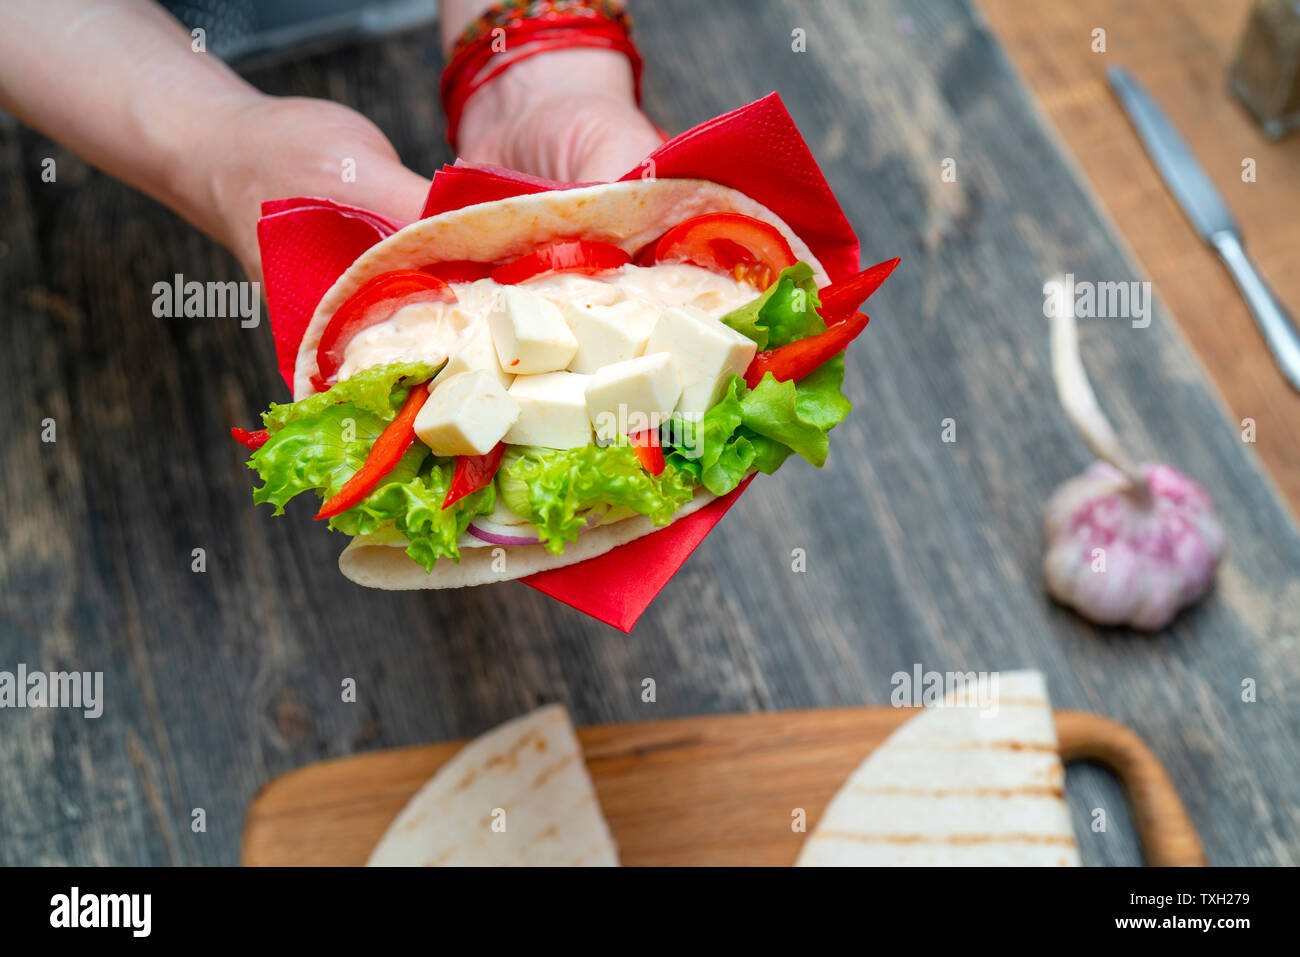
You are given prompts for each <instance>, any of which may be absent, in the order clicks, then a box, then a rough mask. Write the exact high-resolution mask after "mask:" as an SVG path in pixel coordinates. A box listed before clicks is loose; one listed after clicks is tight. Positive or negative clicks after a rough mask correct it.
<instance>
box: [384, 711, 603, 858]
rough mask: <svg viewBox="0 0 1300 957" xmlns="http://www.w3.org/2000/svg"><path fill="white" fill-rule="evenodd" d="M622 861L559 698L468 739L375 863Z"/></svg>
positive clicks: (392, 828)
mask: <svg viewBox="0 0 1300 957" xmlns="http://www.w3.org/2000/svg"><path fill="white" fill-rule="evenodd" d="M566 865H573V866H606V867H616V866H617V865H618V851H617V849H616V847H615V846H614V839H613V838H612V837H611V836H610V833H609V827H608V826H607V825H606V824H605V818H604V815H602V814H601V810H600V804H599V802H598V801H597V799H596V791H595V789H594V788H593V786H592V783H591V776H590V775H589V774H588V773H587V765H586V763H585V761H584V760H583V756H582V748H581V746H580V745H579V744H578V739H577V737H575V735H574V733H573V725H572V724H571V723H570V722H569V716H568V713H567V712H566V711H565V710H564V708H563V707H561V706H559V705H551V706H548V707H545V708H540V709H538V710H537V711H534V712H532V713H531V714H527V715H524V716H523V717H522V718H516V719H514V720H513V721H507V722H506V723H505V724H503V725H501V726H500V727H497V728H495V729H493V730H492V731H489V732H488V733H487V734H485V735H483V736H481V737H479V738H476V739H474V740H473V741H471V742H470V743H469V744H467V745H465V747H464V748H462V749H461V750H460V751H459V752H458V753H457V754H456V756H455V757H453V758H452V759H451V760H450V761H448V762H447V763H446V764H445V765H443V767H442V768H441V770H439V771H438V773H437V774H436V775H435V776H434V777H433V779H432V780H431V781H429V783H428V784H426V785H425V786H424V787H423V788H421V789H420V790H419V792H418V793H416V795H415V796H414V797H413V798H411V800H410V802H409V803H408V804H407V805H406V807H404V808H403V809H402V811H401V813H399V814H398V815H397V818H396V819H395V820H394V821H393V823H392V824H391V825H389V828H388V831H387V832H386V833H385V834H384V836H383V838H381V839H380V841H379V844H378V845H377V846H376V847H375V849H374V851H373V852H372V853H371V855H370V860H369V861H368V862H367V866H378V867H418V866H425V867H438V866H445V867H455V866H461V867H489V866H495V867H508V866H518V867H547V866H551V867H554V866H566Z"/></svg>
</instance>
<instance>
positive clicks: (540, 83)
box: [460, 49, 639, 159]
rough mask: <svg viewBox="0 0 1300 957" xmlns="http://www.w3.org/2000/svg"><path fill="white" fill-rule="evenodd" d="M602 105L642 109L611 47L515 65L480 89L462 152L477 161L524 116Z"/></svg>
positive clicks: (466, 119)
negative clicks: (486, 147) (489, 146)
mask: <svg viewBox="0 0 1300 957" xmlns="http://www.w3.org/2000/svg"><path fill="white" fill-rule="evenodd" d="M592 103H599V104H600V105H601V106H603V107H605V108H609V109H618V108H622V109H626V110H628V111H632V112H639V111H638V108H637V105H636V84H635V79H634V77H633V73H632V66H631V64H630V63H629V62H628V59H627V57H625V56H624V55H623V54H621V53H617V52H614V51H611V50H591V49H576V50H556V51H553V52H549V53H544V54H541V55H540V56H536V57H532V58H530V59H527V60H524V61H522V62H520V63H517V64H515V65H514V66H512V67H511V68H510V69H508V70H506V71H505V72H504V73H502V74H501V75H500V76H498V77H497V78H495V79H494V80H492V81H491V82H490V83H487V84H486V85H485V86H484V87H483V88H482V89H480V90H478V91H476V92H475V93H474V95H473V96H471V97H470V98H469V100H468V101H467V102H466V103H465V108H464V112H463V113H462V115H461V121H460V144H461V152H462V154H463V155H464V156H465V157H466V158H468V159H473V158H474V157H475V156H476V155H484V154H485V153H490V152H491V151H490V150H485V149H484V148H483V147H484V146H485V145H487V144H494V143H496V142H498V141H499V140H500V139H501V138H502V136H503V133H504V131H506V130H508V129H509V128H510V127H512V126H514V125H516V124H518V123H519V122H520V121H521V119H524V118H530V117H535V116H537V115H538V114H545V113H547V112H549V111H551V110H556V109H559V110H568V111H570V112H572V111H574V110H575V108H576V107H578V106H589V105H591V104H592Z"/></svg>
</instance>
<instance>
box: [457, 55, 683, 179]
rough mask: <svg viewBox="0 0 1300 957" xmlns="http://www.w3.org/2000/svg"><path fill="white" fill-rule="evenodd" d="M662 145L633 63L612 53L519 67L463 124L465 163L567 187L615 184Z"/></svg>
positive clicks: (485, 93)
mask: <svg viewBox="0 0 1300 957" xmlns="http://www.w3.org/2000/svg"><path fill="white" fill-rule="evenodd" d="M662 142H663V137H662V136H660V134H659V132H658V131H657V130H656V129H655V126H654V124H653V123H651V122H650V119H649V118H648V117H647V116H646V115H645V114H644V113H642V112H641V110H640V109H639V108H638V107H637V105H636V95H635V90H634V86H633V81H632V70H631V67H630V66H629V64H628V61H627V58H626V57H624V56H623V55H622V54H620V53H614V52H610V51H606V50H582V49H579V50H564V51H556V52H552V53H545V54H542V55H540V56H536V57H531V58H530V59H527V60H524V61H522V62H520V63H517V64H515V65H514V66H512V67H511V68H510V69H509V70H506V71H505V72H504V73H502V74H501V75H500V76H499V77H497V78H496V79H495V80H493V81H492V82H491V83H489V84H487V85H486V86H484V87H483V88H482V89H481V90H479V91H477V92H476V93H475V94H474V95H473V96H472V97H470V99H469V101H468V102H467V103H466V104H465V111H464V113H463V114H462V116H461V123H460V148H461V149H460V152H461V156H462V157H463V158H464V159H466V160H469V161H471V162H478V163H492V164H494V165H496V166H505V167H509V168H510V169H516V170H519V171H521V172H524V173H531V174H533V175H535V176H541V177H544V178H546V179H554V180H564V181H567V182H579V183H581V182H593V181H607V180H614V179H617V178H618V177H619V176H622V175H623V174H624V173H626V172H627V171H628V170H630V169H632V168H633V167H634V166H636V164H637V163H639V162H640V161H641V160H643V159H644V158H645V157H646V154H648V153H650V152H651V151H652V150H654V149H655V148H656V147H657V146H659V144H660V143H662Z"/></svg>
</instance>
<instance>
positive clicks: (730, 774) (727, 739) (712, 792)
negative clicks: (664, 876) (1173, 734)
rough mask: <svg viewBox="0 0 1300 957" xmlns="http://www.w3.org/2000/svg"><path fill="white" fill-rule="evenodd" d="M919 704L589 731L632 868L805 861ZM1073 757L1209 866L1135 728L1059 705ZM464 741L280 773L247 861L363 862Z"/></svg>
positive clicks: (257, 807) (1149, 829) (1161, 833)
mask: <svg viewBox="0 0 1300 957" xmlns="http://www.w3.org/2000/svg"><path fill="white" fill-rule="evenodd" d="M913 713H914V709H900V708H838V709H829V710H815V711H785V712H764V713H757V714H729V715H714V716H708V717H698V718H677V719H672V720H668V721H647V722H639V723H636V724H609V725H598V726H594V727H588V728H580V729H578V738H579V740H580V741H581V742H582V747H583V750H584V751H585V753H586V757H587V766H588V767H589V768H590V770H591V776H592V778H593V779H594V780H595V783H596V791H597V793H598V794H599V797H600V804H601V807H602V808H603V809H604V812H605V817H606V818H607V819H608V821H609V826H610V830H611V831H613V833H614V838H615V840H616V841H617V842H618V849H619V856H620V859H621V860H622V862H623V863H624V864H625V865H696V864H714V865H769V866H786V865H789V864H793V863H794V859H795V857H796V855H797V854H798V853H799V846H800V843H801V842H802V841H803V838H804V835H803V834H801V833H795V832H794V831H792V829H791V826H790V821H791V812H792V810H793V809H794V808H796V807H802V808H803V809H804V810H805V811H806V812H807V821H808V826H809V830H811V829H812V826H813V825H815V824H816V822H817V820H818V818H819V817H820V816H821V813H822V810H823V809H824V808H825V806H826V804H827V802H829V801H830V799H831V797H832V796H833V795H834V794H835V792H836V791H837V790H838V789H839V788H840V786H841V785H842V784H843V783H844V781H845V780H846V779H847V778H848V776H849V773H850V772H852V771H853V769H854V768H856V767H857V766H858V764H859V763H861V762H862V760H863V759H864V758H865V757H866V756H867V754H868V753H869V752H870V751H872V750H874V749H875V748H876V747H877V746H878V745H880V744H881V743H882V742H883V741H884V740H885V738H887V737H888V736H889V734H890V733H891V732H892V731H893V730H894V729H895V728H897V727H898V726H899V725H900V724H902V722H903V721H905V720H906V719H907V718H909V717H910V716H911V715H912V714H913ZM1055 715H1056V732H1057V736H1058V737H1059V739H1060V745H1061V757H1062V758H1063V759H1064V760H1065V761H1067V762H1068V761H1080V760H1088V761H1095V762H1097V763H1100V764H1103V765H1105V766H1107V767H1109V768H1111V769H1112V770H1113V771H1114V772H1115V773H1116V775H1117V776H1118V777H1119V779H1120V781H1121V782H1122V783H1123V785H1124V788H1125V791H1126V793H1127V794H1128V799H1129V802H1130V804H1131V805H1132V808H1133V819H1134V822H1135V824H1136V827H1137V831H1138V836H1139V838H1140V840H1141V842H1142V848H1143V853H1144V855H1145V857H1146V860H1147V863H1148V864H1151V865H1166V866H1168V865H1205V864H1206V863H1207V862H1206V859H1205V852H1204V851H1203V850H1202V849H1201V842H1200V839H1199V838H1198V837H1197V835H1196V831H1195V829H1194V828H1193V827H1192V823H1191V820H1190V819H1189V818H1188V816H1187V810H1186V808H1184V807H1183V803H1182V801H1181V800H1180V799H1179V797H1178V794H1177V792H1176V791H1175V790H1174V787H1173V784H1172V783H1171V782H1170V780H1169V776H1168V774H1167V773H1166V772H1165V769H1164V768H1163V767H1162V766H1161V764H1160V762H1159V761H1157V760H1156V758H1155V756H1154V755H1153V754H1152V753H1151V752H1150V750H1148V748H1147V746H1146V745H1145V744H1144V743H1143V742H1142V740H1141V739H1140V738H1139V737H1138V736H1137V735H1136V734H1135V733H1134V732H1133V731H1131V730H1129V729H1128V728H1126V727H1124V726H1123V725H1121V724H1117V723H1115V722H1114V721H1110V720H1108V719H1106V718H1102V717H1099V716H1097V715H1095V714H1089V713H1087V712H1083V711H1057V712H1055ZM464 744H465V742H464V741H449V742H446V743H444V744H430V745H423V746H420V747H413V748H398V749H395V750H390V751H378V752H375V753H372V754H362V755H356V756H354V757H347V758H338V759H336V760H332V761H323V762H321V763H319V764H313V765H309V766H307V767H305V768H300V769H298V770H297V771H292V772H290V773H288V774H285V775H282V776H281V777H278V778H275V779H274V780H272V781H271V782H270V783H269V784H267V785H266V786H265V787H264V788H263V789H262V791H261V792H260V793H259V794H258V795H257V797H256V798H254V800H253V803H252V804H251V805H250V806H249V809H248V816H247V818H246V819H245V822H244V839H243V861H244V863H245V864H248V865H297V866H303V865H306V866H327V865H360V864H364V863H365V861H366V858H367V857H369V855H370V851H371V848H373V847H374V846H375V844H376V842H377V841H378V840H379V838H380V836H381V835H382V834H383V833H384V830H385V829H386V828H387V827H388V825H389V823H390V822H391V821H392V820H393V818H394V817H395V816H396V815H397V812H398V811H399V810H401V808H402V807H403V805H405V804H406V802H407V801H408V800H409V799H410V797H411V795H413V794H414V793H415V792H416V790H418V789H419V788H420V787H421V786H422V785H423V784H424V783H425V782H426V781H428V780H429V778H431V777H432V776H433V775H434V773H435V772H436V771H437V770H438V768H440V767H441V766H442V765H443V764H444V763H445V762H446V761H447V760H448V759H449V758H450V757H451V756H452V755H453V754H455V753H456V752H457V751H458V750H459V749H460V748H461V747H462V746H464Z"/></svg>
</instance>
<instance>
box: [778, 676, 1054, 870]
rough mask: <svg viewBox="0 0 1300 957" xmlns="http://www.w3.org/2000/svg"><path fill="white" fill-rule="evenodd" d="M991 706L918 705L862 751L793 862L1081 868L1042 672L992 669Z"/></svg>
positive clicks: (840, 864)
mask: <svg viewBox="0 0 1300 957" xmlns="http://www.w3.org/2000/svg"><path fill="white" fill-rule="evenodd" d="M996 692H997V697H996V704H997V707H996V711H994V710H992V709H990V713H987V714H986V713H982V712H981V709H980V708H979V707H978V706H965V707H954V706H950V705H951V699H948V704H946V705H945V706H944V707H933V708H926V709H925V710H924V711H923V712H921V713H920V714H918V715H917V716H916V717H914V718H912V719H910V720H909V721H907V722H906V723H905V724H904V725H903V726H902V727H900V728H899V729H898V730H897V731H895V732H894V733H893V734H892V735H890V736H889V738H888V739H887V740H886V741H885V743H884V744H882V745H881V746H880V747H879V748H877V749H876V750H875V751H874V752H873V753H872V754H871V756H870V757H868V758H867V759H866V760H865V761H864V762H863V763H862V764H861V765H860V766H859V767H858V769H857V770H856V771H854V772H853V774H852V775H850V777H849V780H848V782H847V783H846V784H845V785H844V787H843V788H841V789H840V791H839V793H837V794H836V795H835V797H834V798H832V799H831V802H830V804H829V805H828V806H827V808H826V811H825V813H824V814H822V817H821V820H820V821H818V822H817V826H816V828H814V830H813V832H812V833H811V834H810V835H809V836H808V839H807V841H805V842H804V846H803V848H802V850H801V851H800V853H799V858H798V860H797V861H796V862H795V864H796V866H798V867H826V866H831V867H835V866H877V867H878V866H1065V865H1075V866H1077V865H1078V864H1079V852H1078V846H1077V845H1076V843H1075V838H1074V832H1073V830H1072V828H1071V826H1070V814H1069V808H1068V807H1067V806H1066V803H1065V797H1064V782H1065V770H1064V768H1063V767H1062V765H1061V758H1060V755H1059V753H1058V751H1057V741H1056V728H1055V725H1054V724H1053V721H1052V710H1051V705H1050V704H1049V703H1048V700H1047V687H1046V684H1045V682H1044V681H1043V676H1042V675H1041V674H1039V673H1038V672H1035V671H1018V672H1010V673H1004V674H1001V675H999V676H998V685H997V689H996Z"/></svg>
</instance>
